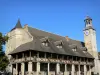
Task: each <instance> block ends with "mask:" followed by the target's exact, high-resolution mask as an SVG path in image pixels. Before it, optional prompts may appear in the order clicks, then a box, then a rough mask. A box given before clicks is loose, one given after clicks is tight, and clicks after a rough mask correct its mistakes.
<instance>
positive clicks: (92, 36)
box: [83, 16, 99, 74]
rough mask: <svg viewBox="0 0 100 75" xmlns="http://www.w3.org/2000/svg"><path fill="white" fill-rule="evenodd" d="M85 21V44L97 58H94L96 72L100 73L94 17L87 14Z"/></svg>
mask: <svg viewBox="0 0 100 75" xmlns="http://www.w3.org/2000/svg"><path fill="white" fill-rule="evenodd" d="M84 22H85V29H84V30H83V32H84V42H85V46H86V48H87V51H88V52H89V53H90V54H91V55H92V56H93V57H94V58H95V59H94V63H95V64H94V65H95V66H94V69H93V71H94V73H95V74H97V73H99V70H98V69H99V68H98V65H99V64H98V63H99V60H98V51H97V43H96V30H95V29H94V27H93V25H92V19H91V18H90V17H89V16H87V17H86V19H85V20H84Z"/></svg>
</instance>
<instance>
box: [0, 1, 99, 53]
mask: <svg viewBox="0 0 100 75" xmlns="http://www.w3.org/2000/svg"><path fill="white" fill-rule="evenodd" d="M86 16H90V17H91V18H92V19H93V22H92V23H93V27H94V28H95V29H96V34H97V47H98V51H100V39H99V38H100V0H0V32H2V33H3V34H6V33H8V32H9V31H10V30H11V29H12V28H13V27H14V26H15V25H16V22H17V20H18V19H20V21H21V24H22V26H24V25H25V24H28V26H31V27H34V28H37V29H40V30H44V31H48V32H51V33H55V34H58V35H61V36H68V37H70V38H72V39H75V40H80V41H84V36H83V29H84V27H85V23H84V19H85V17H86Z"/></svg>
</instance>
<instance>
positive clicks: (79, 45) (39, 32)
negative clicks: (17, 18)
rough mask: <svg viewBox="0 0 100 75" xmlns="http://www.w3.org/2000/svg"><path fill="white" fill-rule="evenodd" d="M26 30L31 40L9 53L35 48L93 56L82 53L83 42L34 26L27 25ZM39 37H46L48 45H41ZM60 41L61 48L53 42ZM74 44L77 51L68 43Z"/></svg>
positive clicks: (44, 50) (51, 51)
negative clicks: (67, 38)
mask: <svg viewBox="0 0 100 75" xmlns="http://www.w3.org/2000/svg"><path fill="white" fill-rule="evenodd" d="M28 31H29V32H30V34H31V35H32V36H33V41H31V42H28V43H25V44H22V45H20V46H19V47H18V48H16V49H15V50H14V51H12V52H11V53H10V54H14V53H18V52H23V51H26V50H35V51H42V52H50V53H57V54H64V55H72V56H79V57H87V58H93V56H92V55H90V54H89V53H88V52H86V53H84V52H83V50H82V47H84V42H80V41H76V40H72V39H69V41H67V40H66V38H65V37H63V36H60V35H56V34H52V33H48V32H45V31H42V30H38V29H36V28H31V27H28ZM41 39H42V40H44V39H48V44H49V46H47V47H46V46H43V45H42V42H41ZM59 42H62V43H63V45H62V48H57V47H56V44H55V43H58V44H59ZM73 44H75V45H76V46H77V51H76V52H74V51H72V49H71V47H70V46H69V45H73Z"/></svg>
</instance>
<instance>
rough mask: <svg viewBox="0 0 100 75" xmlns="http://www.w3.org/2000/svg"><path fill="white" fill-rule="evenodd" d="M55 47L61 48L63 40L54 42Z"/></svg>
mask: <svg viewBox="0 0 100 75" xmlns="http://www.w3.org/2000/svg"><path fill="white" fill-rule="evenodd" d="M54 43H55V45H56V47H57V48H62V46H63V42H62V40H60V41H56V42H54Z"/></svg>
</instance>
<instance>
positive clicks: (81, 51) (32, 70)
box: [6, 16, 100, 75]
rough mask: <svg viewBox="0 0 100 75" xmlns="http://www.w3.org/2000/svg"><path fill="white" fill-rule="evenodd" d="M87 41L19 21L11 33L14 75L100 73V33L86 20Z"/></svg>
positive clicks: (9, 52)
mask: <svg viewBox="0 0 100 75" xmlns="http://www.w3.org/2000/svg"><path fill="white" fill-rule="evenodd" d="M84 22H85V28H84V30H83V32H84V42H82V41H78V40H73V39H71V38H69V37H68V36H66V37H63V36H60V35H56V34H53V33H49V32H45V31H42V30H38V29H36V28H32V27H29V26H28V25H25V26H24V27H22V26H21V23H20V20H18V22H17V24H16V26H15V27H14V28H13V29H12V30H11V31H10V32H9V33H8V34H7V35H8V36H9V40H8V42H7V43H6V55H7V56H8V57H9V60H10V64H9V70H11V72H12V74H13V75H93V74H100V60H99V59H100V56H99V55H98V52H97V43H96V30H95V29H94V27H93V25H92V19H91V18H90V17H88V16H87V17H86V19H85V20H84Z"/></svg>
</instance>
